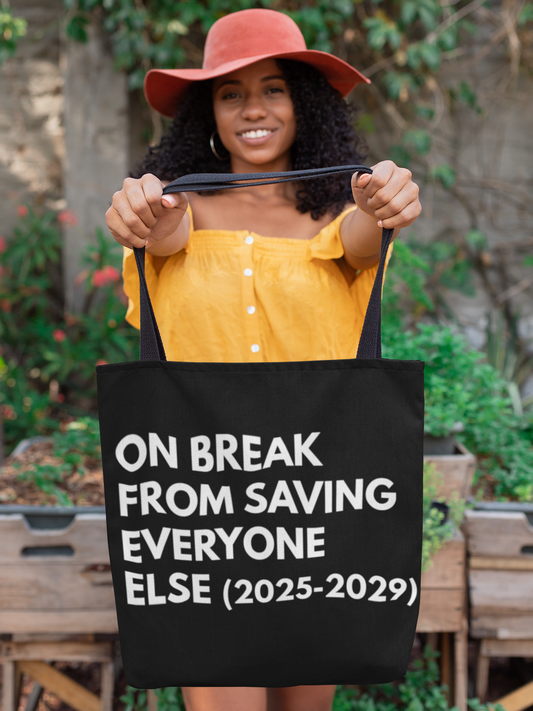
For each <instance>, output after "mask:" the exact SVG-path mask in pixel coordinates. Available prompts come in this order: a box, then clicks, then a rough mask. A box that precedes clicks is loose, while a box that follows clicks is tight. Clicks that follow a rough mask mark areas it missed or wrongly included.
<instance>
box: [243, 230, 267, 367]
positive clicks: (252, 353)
mask: <svg viewBox="0 0 533 711" xmlns="http://www.w3.org/2000/svg"><path fill="white" fill-rule="evenodd" d="M254 242H255V239H254V237H253V236H252V235H251V234H247V235H245V236H244V239H243V244H242V249H241V268H242V272H241V273H242V303H243V308H244V309H245V313H244V314H243V316H244V331H245V334H246V342H247V344H248V346H247V347H248V354H249V360H250V361H262V360H263V353H262V349H261V338H260V334H259V322H258V319H257V313H256V297H255V282H254V279H255V275H254V262H253V244H254Z"/></svg>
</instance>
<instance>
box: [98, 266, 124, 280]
mask: <svg viewBox="0 0 533 711" xmlns="http://www.w3.org/2000/svg"><path fill="white" fill-rule="evenodd" d="M102 271H103V272H104V273H105V275H106V278H107V280H108V281H110V282H115V281H118V280H119V279H120V272H119V270H118V269H117V268H116V267H112V266H111V265H108V266H107V267H104V268H103V270H102Z"/></svg>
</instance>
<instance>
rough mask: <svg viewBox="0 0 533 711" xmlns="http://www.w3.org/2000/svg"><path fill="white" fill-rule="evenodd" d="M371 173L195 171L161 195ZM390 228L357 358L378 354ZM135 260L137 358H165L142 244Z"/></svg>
mask: <svg viewBox="0 0 533 711" xmlns="http://www.w3.org/2000/svg"><path fill="white" fill-rule="evenodd" d="M355 172H359V173H367V174H371V173H372V169H371V168H368V167H367V166H365V165H338V166H333V167H331V168H311V169H309V170H290V171H286V172H282V173H195V174H191V175H183V176H182V177H180V178H178V179H177V180H173V181H172V182H171V183H169V184H168V185H166V186H165V188H163V195H168V194H169V193H178V192H187V191H189V192H199V191H202V192H207V191H210V190H227V189H229V188H244V187H251V186H254V185H269V184H270V183H285V182H289V181H291V180H307V179H309V178H320V177H322V176H329V175H344V174H346V173H355ZM392 233H393V230H389V229H385V228H383V232H382V236H381V255H380V259H379V265H378V269H377V272H376V278H375V280H374V285H373V287H372V292H371V294H370V299H369V302H368V307H367V310H366V314H365V320H364V323H363V330H362V332H361V338H360V340H359V347H358V349H357V356H356V358H381V288H382V285H383V273H384V270H385V259H386V256H387V250H388V248H389V245H390V243H391V239H392ZM133 251H134V253H135V261H136V263H137V270H138V272H139V287H140V304H141V328H140V360H166V359H167V358H166V355H165V349H164V347H163V341H162V340H161V335H160V333H159V328H158V327H157V321H156V318H155V314H154V309H153V307H152V302H151V301H150V295H149V293H148V286H147V284H146V277H145V273H144V261H145V260H144V254H145V248H144V247H140V248H139V247H134V248H133Z"/></svg>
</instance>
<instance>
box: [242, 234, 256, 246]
mask: <svg viewBox="0 0 533 711" xmlns="http://www.w3.org/2000/svg"><path fill="white" fill-rule="evenodd" d="M244 241H245V242H246V244H253V241H254V238H253V237H252V235H248V237H245V239H244Z"/></svg>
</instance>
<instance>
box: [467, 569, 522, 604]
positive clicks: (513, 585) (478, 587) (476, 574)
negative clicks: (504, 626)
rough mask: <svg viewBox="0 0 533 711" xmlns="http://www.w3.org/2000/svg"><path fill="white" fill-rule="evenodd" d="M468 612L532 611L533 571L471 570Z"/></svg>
mask: <svg viewBox="0 0 533 711" xmlns="http://www.w3.org/2000/svg"><path fill="white" fill-rule="evenodd" d="M468 578H469V589H470V602H471V607H472V613H475V614H480V613H488V612H491V613H498V612H501V613H505V614H507V613H513V612H514V613H516V612H531V613H533V575H532V574H531V572H529V571H527V570H471V571H470V572H469V575H468Z"/></svg>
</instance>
